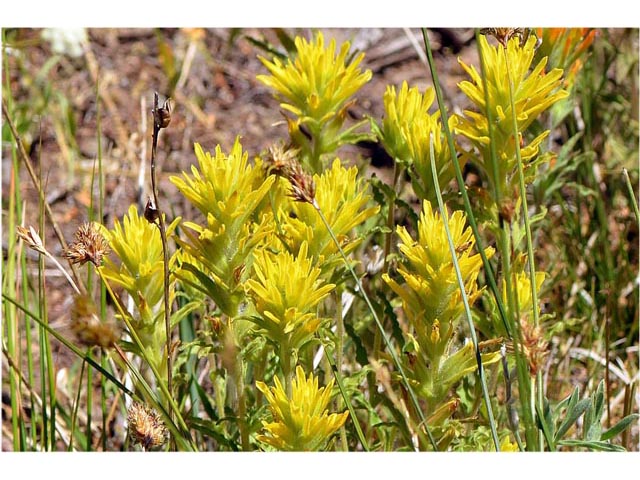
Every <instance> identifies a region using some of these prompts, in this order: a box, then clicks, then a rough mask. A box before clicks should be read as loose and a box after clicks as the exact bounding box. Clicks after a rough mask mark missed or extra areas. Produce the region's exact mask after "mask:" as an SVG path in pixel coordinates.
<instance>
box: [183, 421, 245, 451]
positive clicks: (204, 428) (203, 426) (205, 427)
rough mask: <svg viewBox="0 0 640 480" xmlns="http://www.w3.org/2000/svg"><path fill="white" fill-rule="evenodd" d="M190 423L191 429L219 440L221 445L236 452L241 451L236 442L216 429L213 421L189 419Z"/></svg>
mask: <svg viewBox="0 0 640 480" xmlns="http://www.w3.org/2000/svg"><path fill="white" fill-rule="evenodd" d="M188 421H189V426H190V427H191V428H193V429H194V430H197V431H198V432H200V433H202V434H203V435H205V436H207V437H211V438H213V439H215V440H217V441H218V443H219V444H220V445H224V446H225V447H227V448H229V449H230V450H232V451H234V452H238V451H239V450H240V448H239V446H238V444H237V443H236V442H234V441H233V440H232V439H230V438H227V437H225V436H224V434H222V433H220V432H218V431H217V430H216V429H215V425H216V423H214V422H212V421H211V420H203V419H201V418H194V417H191V418H189V419H188Z"/></svg>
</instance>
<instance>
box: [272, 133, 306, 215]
mask: <svg viewBox="0 0 640 480" xmlns="http://www.w3.org/2000/svg"><path fill="white" fill-rule="evenodd" d="M299 153H300V150H299V149H293V148H288V147H286V146H283V145H282V144H275V145H271V146H270V147H269V153H268V155H267V156H266V158H265V166H266V170H267V174H274V175H278V176H280V177H284V178H286V179H287V180H289V183H290V184H291V191H290V193H289V195H290V196H291V197H292V198H293V199H294V200H295V201H296V202H305V203H310V204H313V201H314V199H315V195H316V186H315V182H314V181H313V177H312V176H311V175H309V174H308V173H306V172H305V171H304V170H303V168H302V165H300V162H299V161H298V154H299Z"/></svg>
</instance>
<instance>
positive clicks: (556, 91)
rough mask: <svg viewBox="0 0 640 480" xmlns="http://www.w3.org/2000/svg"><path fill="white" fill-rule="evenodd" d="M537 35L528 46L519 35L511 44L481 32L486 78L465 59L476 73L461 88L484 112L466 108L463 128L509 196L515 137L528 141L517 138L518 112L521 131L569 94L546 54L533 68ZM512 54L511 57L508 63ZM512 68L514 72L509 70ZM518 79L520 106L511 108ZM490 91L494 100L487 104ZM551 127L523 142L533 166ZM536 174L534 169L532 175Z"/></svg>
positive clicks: (527, 160)
mask: <svg viewBox="0 0 640 480" xmlns="http://www.w3.org/2000/svg"><path fill="white" fill-rule="evenodd" d="M535 43H536V39H535V38H534V37H533V36H530V37H529V38H528V40H527V41H526V43H525V44H524V45H521V44H520V39H519V38H517V37H513V38H511V39H510V40H508V42H507V47H506V49H505V47H503V46H502V45H497V46H495V47H493V46H491V45H489V43H488V41H487V39H486V37H484V36H480V38H479V45H480V54H481V55H482V58H483V61H484V66H485V74H486V78H485V79H483V78H482V77H481V75H480V74H479V73H478V71H477V70H476V69H475V68H474V67H473V66H467V65H466V64H465V63H464V62H462V61H461V60H459V63H460V65H462V67H463V68H464V70H465V71H466V72H467V74H469V76H470V77H471V81H466V80H465V81H463V82H461V83H459V84H458V86H459V88H460V90H462V92H463V93H465V94H466V95H467V97H469V99H470V100H471V101H472V102H473V103H474V104H475V105H476V107H477V108H478V110H479V113H478V112H473V111H467V110H465V112H464V115H465V116H464V117H463V118H461V119H460V122H459V124H458V127H457V129H456V130H457V132H458V133H461V134H462V135H464V136H465V137H467V138H468V139H469V140H471V142H472V143H473V144H474V145H475V146H476V148H477V149H478V150H479V151H480V157H479V158H478V162H479V165H480V166H481V167H482V168H483V169H484V171H485V173H486V175H487V176H488V178H489V180H490V182H491V183H492V184H493V185H497V186H499V187H500V189H501V191H502V192H503V195H504V196H509V194H510V193H512V191H513V188H514V186H513V185H514V182H512V181H511V177H512V175H513V174H514V173H515V171H516V166H517V165H516V161H517V160H516V156H515V148H516V144H515V141H518V142H522V138H518V139H517V140H515V141H514V137H513V118H514V115H515V118H516V123H517V128H518V135H519V136H520V137H521V136H522V134H523V132H524V131H525V130H526V129H527V128H528V127H529V126H530V125H531V123H532V122H533V121H535V120H536V118H538V116H539V115H540V114H541V113H542V112H543V111H545V110H547V109H548V108H549V107H551V105H553V104H554V103H555V102H557V101H558V100H560V99H562V98H565V97H566V96H567V95H568V93H567V92H566V91H564V90H560V85H561V78H562V73H563V72H562V70H561V69H558V68H555V69H553V70H551V71H549V72H545V71H544V68H545V66H546V64H547V58H546V57H545V58H543V59H542V60H541V61H540V62H538V64H537V65H536V66H535V67H534V68H533V70H530V67H531V63H532V61H533V58H534V54H535ZM507 57H508V59H509V60H508V62H507ZM507 67H509V68H510V71H508V70H507ZM509 77H510V78H511V80H512V83H513V97H514V103H515V108H516V111H515V113H514V112H512V111H511V102H510V98H509V82H508V81H507V79H508V78H509ZM485 91H486V92H487V96H488V102H489V105H488V106H487V105H486V103H485ZM487 108H490V109H491V114H492V119H493V122H494V128H493V134H494V145H495V148H496V154H497V159H498V173H497V177H495V175H494V172H493V169H492V167H491V150H490V142H489V123H488V119H487V113H486V112H487ZM548 134H549V131H548V130H547V131H544V132H542V133H540V134H539V135H538V136H537V137H536V138H535V139H533V140H531V142H530V143H529V144H528V145H523V146H522V149H521V158H522V160H523V162H524V163H525V166H527V165H528V164H529V163H530V162H531V160H532V159H533V158H534V157H535V156H536V155H537V154H538V150H539V146H540V143H541V142H542V141H543V140H544V138H546V136H547V135H548ZM529 177H531V174H529Z"/></svg>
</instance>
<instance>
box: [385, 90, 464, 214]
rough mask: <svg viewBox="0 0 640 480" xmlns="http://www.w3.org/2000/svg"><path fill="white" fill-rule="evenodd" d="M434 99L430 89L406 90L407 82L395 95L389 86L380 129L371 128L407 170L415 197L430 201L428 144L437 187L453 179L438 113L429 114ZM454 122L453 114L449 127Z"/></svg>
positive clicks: (432, 194)
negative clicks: (436, 175) (432, 156)
mask: <svg viewBox="0 0 640 480" xmlns="http://www.w3.org/2000/svg"><path fill="white" fill-rule="evenodd" d="M434 98H435V93H434V90H433V88H428V89H427V90H426V91H425V92H424V94H421V93H420V91H419V90H418V89H417V88H415V87H413V88H409V86H408V85H407V82H403V83H402V86H401V87H400V91H399V92H398V93H396V89H395V87H393V86H389V87H387V90H386V92H385V94H384V108H385V116H384V119H383V122H382V128H378V127H377V126H373V129H374V131H375V132H376V134H377V136H378V138H380V141H381V142H382V144H383V145H384V147H385V149H386V150H387V152H388V153H389V154H390V155H391V156H392V157H394V158H395V159H396V160H397V161H399V162H402V163H406V164H407V166H408V167H409V173H410V174H411V180H412V185H413V188H414V190H415V192H416V195H418V197H420V198H421V199H426V200H429V201H432V202H435V200H436V196H435V182H434V179H433V174H432V170H431V156H430V143H431V142H433V149H434V158H435V163H436V171H437V174H438V184H439V185H440V188H441V189H442V190H445V189H446V187H447V185H448V184H449V182H451V180H452V179H453V178H454V176H455V169H454V166H453V163H452V162H451V154H450V151H449V146H448V144H447V141H446V139H445V137H444V133H443V131H442V127H441V124H440V111H436V112H435V113H434V114H433V115H430V114H429V108H431V105H432V104H433V100H434ZM457 121H458V120H457V117H456V116H455V115H453V116H451V117H450V119H449V128H450V129H453V128H454V127H455V125H456V124H457ZM460 166H461V167H462V166H463V164H462V163H461V164H460Z"/></svg>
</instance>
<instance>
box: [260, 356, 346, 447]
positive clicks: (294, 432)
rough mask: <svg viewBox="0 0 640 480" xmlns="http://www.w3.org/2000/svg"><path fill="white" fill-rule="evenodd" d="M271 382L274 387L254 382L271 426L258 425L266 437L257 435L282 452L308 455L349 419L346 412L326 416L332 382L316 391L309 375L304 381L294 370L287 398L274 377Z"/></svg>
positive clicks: (302, 376) (314, 383)
mask: <svg viewBox="0 0 640 480" xmlns="http://www.w3.org/2000/svg"><path fill="white" fill-rule="evenodd" d="M274 381H275V386H274V387H267V385H266V384H265V383H264V382H260V381H258V382H256V386H257V387H258V389H259V390H260V391H261V392H262V393H263V394H264V395H265V397H266V399H267V401H268V402H269V407H270V409H271V413H272V414H273V421H272V422H266V421H263V422H262V425H263V426H264V429H265V430H266V433H265V434H263V435H258V440H260V441H262V442H264V443H266V444H269V445H271V446H273V447H275V448H277V449H278V450H285V451H306V452H310V451H318V450H320V449H322V448H323V447H324V445H325V444H326V443H327V441H328V440H329V438H330V437H331V435H333V434H334V432H335V431H336V430H338V429H339V428H340V427H341V426H342V425H344V422H345V421H346V420H347V417H348V416H349V412H343V413H339V414H338V413H331V414H329V411H328V409H327V407H328V406H329V401H330V400H331V390H332V389H333V379H332V380H331V381H330V382H329V383H328V385H327V386H326V387H322V388H318V379H317V378H316V377H314V376H313V374H310V375H309V377H308V378H307V377H306V376H305V374H304V370H302V367H300V366H297V367H296V378H295V379H294V380H293V381H292V382H291V383H292V385H291V396H290V397H289V396H287V394H286V392H285V389H284V388H283V386H282V384H281V383H280V380H278V377H275V378H274Z"/></svg>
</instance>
